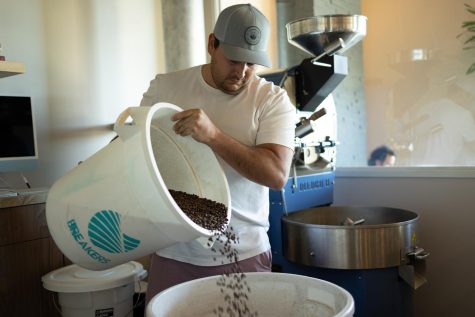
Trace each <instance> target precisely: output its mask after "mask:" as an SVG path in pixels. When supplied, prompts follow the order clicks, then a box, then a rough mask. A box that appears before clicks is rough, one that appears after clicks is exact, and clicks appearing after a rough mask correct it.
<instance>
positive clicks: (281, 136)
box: [256, 89, 296, 150]
mask: <svg viewBox="0 0 475 317" xmlns="http://www.w3.org/2000/svg"><path fill="white" fill-rule="evenodd" d="M295 111H296V110H295V107H294V106H293V105H292V103H291V101H290V99H289V97H288V95H287V93H286V92H285V90H283V89H279V90H278V93H277V94H275V96H274V97H273V98H270V99H269V100H268V102H267V103H266V105H265V107H264V109H263V111H262V113H261V114H260V117H259V129H258V133H257V138H256V144H257V145H259V144H264V143H274V144H280V145H283V146H286V147H288V148H290V149H292V150H293V149H294V138H295Z"/></svg>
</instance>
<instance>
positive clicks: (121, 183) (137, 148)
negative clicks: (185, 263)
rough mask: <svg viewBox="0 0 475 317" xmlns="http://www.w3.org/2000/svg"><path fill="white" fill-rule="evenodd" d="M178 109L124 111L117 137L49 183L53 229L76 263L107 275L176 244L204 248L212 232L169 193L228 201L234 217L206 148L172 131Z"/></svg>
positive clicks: (117, 125) (214, 160) (226, 190)
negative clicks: (189, 243) (192, 243)
mask: <svg viewBox="0 0 475 317" xmlns="http://www.w3.org/2000/svg"><path fill="white" fill-rule="evenodd" d="M178 111H181V109H180V108H179V107H177V106H175V105H172V104H168V103H158V104H156V105H154V106H152V107H131V108H127V109H126V110H125V111H124V112H123V113H122V114H120V115H119V117H118V118H117V121H116V123H115V127H114V128H115V131H116V132H117V134H118V138H117V139H115V140H113V141H112V142H111V143H110V144H108V145H107V146H105V147H104V148H103V149H101V150H100V151H98V152H97V153H95V154H94V155H93V156H91V157H90V158H88V159H87V160H85V161H84V162H82V163H81V164H79V165H78V166H77V167H75V168H74V169H73V170H71V171H70V172H69V173H67V174H66V175H65V176H63V177H62V178H60V179H59V180H58V181H57V182H56V183H55V184H54V185H53V186H52V188H51V189H50V191H49V193H48V197H47V201H46V219H47V223H48V228H49V230H50V232H51V235H52V237H53V239H54V241H55V242H56V244H57V245H58V247H59V248H60V249H61V251H62V252H63V253H64V254H65V255H66V256H67V257H68V258H69V259H70V260H71V261H72V262H73V263H75V264H77V265H80V266H82V267H84V268H87V269H90V270H105V269H107V268H110V267H114V266H116V265H119V264H122V263H125V262H128V261H130V260H134V259H137V258H140V257H142V256H145V255H148V254H150V253H153V252H155V251H157V250H159V249H161V248H165V247H168V246H170V245H172V244H175V243H177V242H185V241H191V240H194V239H197V240H198V241H199V242H200V243H201V244H202V245H203V246H204V247H206V246H207V240H208V238H209V237H210V236H212V235H213V234H214V233H213V232H212V231H210V230H208V229H205V228H203V227H201V226H199V225H197V224H196V223H194V222H193V221H191V220H190V219H189V218H188V217H187V216H186V215H185V213H184V212H183V211H182V210H181V209H180V208H179V207H178V205H177V204H176V202H175V201H174V199H173V198H172V196H171V195H170V193H169V189H173V190H178V191H184V192H186V193H189V194H195V195H198V196H200V197H204V198H208V199H211V200H213V201H216V202H220V203H223V204H224V205H225V206H227V209H228V210H227V218H228V221H229V220H230V217H231V210H230V193H229V188H228V184H227V181H226V177H225V175H224V172H223V170H222V168H221V166H220V164H219V162H218V160H217V158H216V156H215V155H214V153H213V152H212V151H211V149H210V148H209V147H208V146H206V145H204V144H202V143H199V142H197V141H195V140H193V139H192V138H191V137H181V136H179V135H177V134H175V132H174V131H173V129H172V126H173V124H174V122H172V121H171V119H170V117H171V116H172V115H173V114H174V113H176V112H178ZM129 118H131V119H132V122H131V123H127V122H126V121H127V119H129ZM228 223H229V222H228Z"/></svg>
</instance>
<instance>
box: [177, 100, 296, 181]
mask: <svg viewBox="0 0 475 317" xmlns="http://www.w3.org/2000/svg"><path fill="white" fill-rule="evenodd" d="M172 120H174V121H176V123H175V125H174V126H173V128H174V130H175V132H176V133H177V134H179V135H181V136H188V135H189V136H191V137H193V138H194V139H195V140H197V141H198V142H201V143H204V144H206V145H208V146H209V147H210V148H211V149H212V150H213V151H214V152H215V153H216V154H217V155H219V156H220V157H221V158H223V159H224V160H225V161H226V162H227V163H228V164H229V165H230V166H231V167H233V168H234V169H235V170H236V171H237V172H238V173H240V174H241V175H242V176H244V177H246V178H248V179H249V180H252V181H254V182H256V183H258V184H261V185H264V186H267V187H269V188H272V189H277V190H278V189H281V188H282V187H283V186H284V185H285V183H286V182H287V178H288V175H289V170H290V163H291V162H292V156H293V150H292V149H289V148H287V147H285V146H282V145H279V144H270V143H267V144H261V145H258V146H247V145H244V144H242V143H240V142H239V141H237V140H236V139H234V138H232V137H231V136H229V135H227V134H225V133H224V132H223V131H221V130H220V129H219V128H218V127H216V126H215V125H214V124H213V122H212V121H211V120H210V119H209V118H208V116H207V115H206V113H205V112H204V111H203V110H201V109H190V110H185V111H182V112H178V113H176V114H174V115H173V116H172Z"/></svg>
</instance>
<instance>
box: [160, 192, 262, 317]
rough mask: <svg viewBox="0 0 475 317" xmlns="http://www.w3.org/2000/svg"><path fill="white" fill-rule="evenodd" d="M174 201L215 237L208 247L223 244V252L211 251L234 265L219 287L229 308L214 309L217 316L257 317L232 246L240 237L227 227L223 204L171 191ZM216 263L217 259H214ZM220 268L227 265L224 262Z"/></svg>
mask: <svg viewBox="0 0 475 317" xmlns="http://www.w3.org/2000/svg"><path fill="white" fill-rule="evenodd" d="M169 192H170V194H171V195H172V197H173V199H174V200H175V202H176V203H177V205H178V206H179V207H180V209H181V210H182V211H183V212H184V213H185V214H186V215H187V216H188V218H190V219H191V220H192V221H193V222H194V223H196V224H197V225H199V226H201V227H203V228H205V229H208V230H211V231H214V232H215V233H214V237H210V238H209V240H208V246H209V247H211V246H212V243H213V241H214V240H215V239H216V241H218V242H219V243H221V245H222V248H221V249H219V250H216V249H215V248H213V247H211V251H213V252H219V253H220V254H221V255H223V256H225V257H226V259H227V260H228V261H229V263H233V264H234V265H233V266H232V269H231V271H230V272H227V273H225V274H222V275H221V276H220V277H219V278H218V280H217V282H216V285H217V286H218V287H219V288H220V292H221V293H222V294H223V298H224V302H225V305H226V307H222V306H218V307H217V308H216V309H214V314H215V315H216V316H218V317H225V316H227V317H257V316H258V313H257V312H251V310H250V309H249V307H248V301H249V296H248V294H250V293H251V288H250V287H249V285H248V284H247V281H246V275H245V274H244V273H243V272H242V270H241V268H240V267H239V257H238V252H237V250H236V249H235V248H233V245H235V244H238V243H239V237H237V236H236V234H235V233H234V231H233V228H232V227H231V226H230V227H229V228H226V224H227V223H228V219H227V208H226V206H225V205H224V204H222V203H218V202H215V201H213V200H210V199H207V198H202V197H199V196H197V195H194V194H188V193H185V192H182V191H177V190H172V189H170V190H169ZM213 260H214V261H216V258H213ZM221 264H227V263H224V262H221Z"/></svg>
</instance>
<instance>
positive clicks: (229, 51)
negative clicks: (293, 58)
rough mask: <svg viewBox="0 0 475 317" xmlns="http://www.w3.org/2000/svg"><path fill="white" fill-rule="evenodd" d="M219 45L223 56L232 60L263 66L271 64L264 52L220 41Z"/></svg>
mask: <svg viewBox="0 0 475 317" xmlns="http://www.w3.org/2000/svg"><path fill="white" fill-rule="evenodd" d="M219 46H221V47H222V49H223V52H224V56H226V58H228V59H230V60H232V61H238V62H245V63H251V64H257V65H262V66H265V67H271V66H272V63H271V61H270V59H269V56H267V53H266V52H262V51H252V50H247V49H245V48H241V47H237V46H232V45H229V44H225V43H220V44H219Z"/></svg>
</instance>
